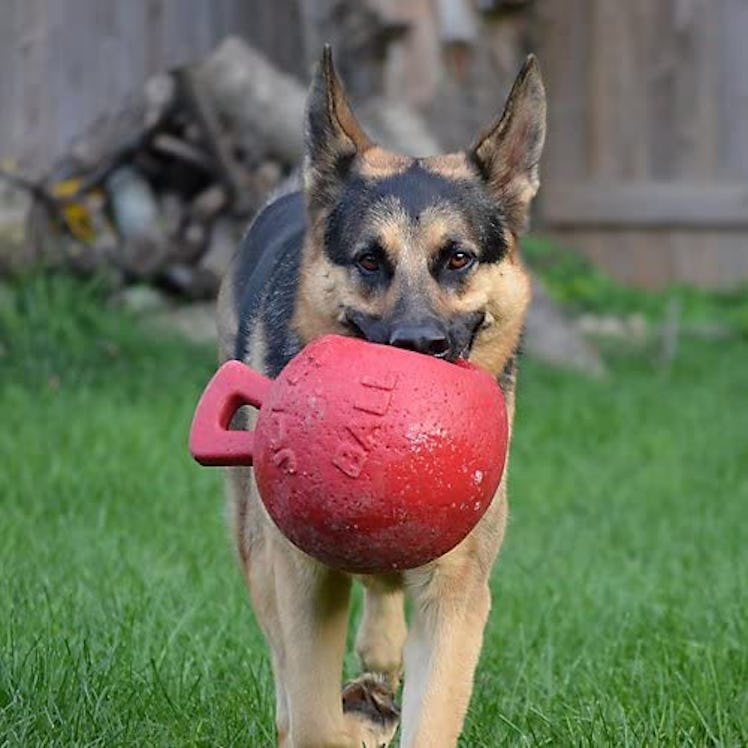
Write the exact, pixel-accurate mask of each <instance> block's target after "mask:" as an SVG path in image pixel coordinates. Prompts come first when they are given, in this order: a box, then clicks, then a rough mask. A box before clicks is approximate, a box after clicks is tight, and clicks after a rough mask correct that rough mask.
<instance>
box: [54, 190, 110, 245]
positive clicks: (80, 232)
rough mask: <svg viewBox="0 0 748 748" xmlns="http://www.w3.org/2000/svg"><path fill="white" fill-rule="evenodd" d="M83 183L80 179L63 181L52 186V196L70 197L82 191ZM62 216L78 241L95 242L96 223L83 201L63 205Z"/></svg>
mask: <svg viewBox="0 0 748 748" xmlns="http://www.w3.org/2000/svg"><path fill="white" fill-rule="evenodd" d="M81 182H82V180H81V179H78V178H71V179H63V180H61V181H60V182H57V183H55V184H54V185H53V186H52V195H53V196H54V197H59V198H66V197H70V196H71V195H74V194H75V193H76V192H77V191H78V190H79V189H80V186H81ZM91 192H92V193H93V192H100V190H92V191H91ZM62 215H63V217H64V219H65V224H66V225H67V227H68V229H70V233H71V234H72V235H73V236H74V237H75V238H76V239H80V240H81V241H82V242H86V243H87V244H90V243H91V242H93V240H94V239H95V238H96V231H95V229H94V221H93V218H92V216H91V211H90V210H89V209H88V207H87V206H86V204H85V202H83V199H82V200H81V201H80V202H72V203H67V204H65V205H63V207H62Z"/></svg>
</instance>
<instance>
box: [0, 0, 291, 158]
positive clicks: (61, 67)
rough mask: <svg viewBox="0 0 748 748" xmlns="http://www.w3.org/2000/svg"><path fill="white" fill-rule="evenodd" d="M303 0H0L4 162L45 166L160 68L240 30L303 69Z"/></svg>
mask: <svg viewBox="0 0 748 748" xmlns="http://www.w3.org/2000/svg"><path fill="white" fill-rule="evenodd" d="M298 7H299V6H298V2H296V1H295V0H273V2H267V0H2V18H1V19H0V159H2V158H4V157H8V156H11V155H12V156H14V157H15V158H16V159H18V160H20V161H21V162H22V163H23V164H24V165H26V166H27V167H30V168H31V169H39V168H44V167H46V166H48V165H49V161H50V159H52V158H54V157H55V156H56V155H58V154H60V153H61V152H62V151H63V150H64V148H65V146H66V145H68V144H69V142H70V140H71V139H72V138H73V137H74V136H75V135H77V134H78V133H80V132H81V130H82V129H83V128H84V127H85V126H86V125H88V124H90V123H91V122H92V120H93V119H95V117H96V116H97V115H99V114H101V113H104V112H106V111H111V110H112V108H116V107H118V106H120V105H121V104H122V102H123V99H124V97H125V96H126V95H127V94H128V93H130V92H131V91H133V90H134V89H136V88H137V87H138V86H140V85H141V84H142V83H143V81H144V80H145V79H146V78H147V77H148V76H149V75H151V74H152V73H155V72H157V71H159V70H163V69H164V68H169V67H174V66H176V65H180V64H183V63H185V62H189V61H191V60H194V59H197V58H199V57H200V56H202V55H204V54H205V53H207V52H208V51H209V50H210V49H212V48H213V47H214V46H215V44H216V43H217V42H218V41H219V40H220V39H221V38H223V37H224V36H225V35H227V34H239V35H241V36H243V37H244V38H246V39H248V40H250V41H251V42H252V43H253V44H255V46H257V47H258V48H259V49H260V50H262V51H265V52H266V53H271V54H272V58H273V59H274V60H275V61H276V63H279V64H281V65H282V66H283V67H285V68H286V69H287V70H290V71H292V72H298V73H302V72H303V70H304V67H305V60H304V58H303V54H299V50H300V49H301V48H302V45H301V44H300V39H299V36H298V35H299V34H300V33H301V31H302V24H301V22H300V19H299V9H298Z"/></svg>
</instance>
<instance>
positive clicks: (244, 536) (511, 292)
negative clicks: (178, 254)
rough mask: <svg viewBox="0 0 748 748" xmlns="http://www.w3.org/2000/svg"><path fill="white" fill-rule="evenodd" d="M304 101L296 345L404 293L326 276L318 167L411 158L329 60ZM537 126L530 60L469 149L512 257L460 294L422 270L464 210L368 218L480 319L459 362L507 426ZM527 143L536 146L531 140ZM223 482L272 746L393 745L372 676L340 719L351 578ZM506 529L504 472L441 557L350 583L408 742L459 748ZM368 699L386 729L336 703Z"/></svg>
mask: <svg viewBox="0 0 748 748" xmlns="http://www.w3.org/2000/svg"><path fill="white" fill-rule="evenodd" d="M311 95H312V96H315V95H317V96H319V95H323V96H325V101H326V102H327V114H328V116H329V121H330V123H331V127H332V130H331V133H332V135H331V138H330V141H329V143H328V145H327V151H325V152H323V153H321V154H320V153H317V154H316V155H315V156H314V157H313V158H308V159H307V163H306V165H305V191H306V194H307V207H308V215H309V228H308V231H307V235H306V241H305V245H304V249H303V263H302V272H301V276H300V279H299V293H298V298H297V306H296V312H295V315H294V328H295V331H296V333H297V335H298V336H299V339H300V340H301V342H302V343H303V344H306V343H307V342H309V341H311V340H313V339H314V338H316V337H319V336H320V335H324V334H328V333H338V334H348V332H349V330H348V329H347V328H346V327H345V325H344V320H343V318H342V316H341V309H343V308H345V307H346V306H347V305H349V304H353V303H355V304H356V305H357V306H358V307H359V308H363V309H366V310H368V311H370V312H372V313H383V312H384V311H385V310H386V308H387V307H388V306H389V305H392V304H394V303H395V302H396V299H397V297H398V293H401V292H402V289H399V290H398V288H397V287H396V285H395V286H394V287H393V288H391V289H389V290H388V291H387V293H385V294H380V295H376V296H372V297H371V298H367V297H365V295H362V293H361V291H360V289H359V288H358V287H356V286H355V285H353V284H351V281H350V276H349V274H348V273H347V271H346V269H345V268H343V267H340V266H337V265H334V264H333V263H332V262H331V261H330V260H329V259H327V257H326V256H325V253H324V252H323V251H322V246H323V242H324V237H323V234H324V227H325V220H326V216H327V213H326V211H327V209H328V208H327V207H326V206H328V205H329V202H330V200H329V192H330V190H331V189H332V188H331V186H330V177H329V170H330V169H331V168H333V167H332V164H333V162H334V160H335V158H337V157H339V155H340V152H345V153H347V154H349V155H351V156H352V157H353V158H354V168H355V169H356V170H357V173H359V174H361V175H364V176H366V177H367V178H381V177H383V176H386V175H391V174H396V173H402V172H403V171H405V170H406V169H408V167H409V166H410V165H411V164H412V163H413V159H411V158H409V157H406V156H402V155H399V154H393V153H390V152H388V151H385V150H384V149H382V148H380V147H378V146H375V145H373V144H372V143H371V141H370V140H369V139H368V137H367V136H366V135H365V134H364V133H363V131H362V130H361V128H360V126H359V125H358V123H357V122H356V120H355V117H354V116H353V114H352V113H351V111H350V108H349V107H348V104H347V103H346V101H345V97H344V96H343V93H342V89H341V87H340V84H339V82H338V80H337V77H336V76H335V74H334V71H333V69H332V65H331V62H330V60H329V57H326V58H325V60H324V61H323V64H322V66H321V68H320V70H319V71H318V73H317V76H316V78H315V83H314V84H313V89H312V94H311ZM544 115H545V110H544V97H543V89H542V83H541V80H540V74H539V71H538V69H537V66H536V64H535V62H534V61H532V60H531V61H529V62H528V64H527V65H526V66H525V68H524V70H523V72H522V74H521V75H520V77H519V78H518V81H517V83H516V84H515V87H514V89H513V91H512V94H511V95H510V98H509V101H508V104H507V109H506V111H505V113H504V115H503V117H502V118H501V119H500V120H499V122H498V123H497V124H496V125H495V126H494V127H493V128H491V129H490V130H489V131H488V132H487V134H486V135H485V136H484V137H483V138H481V139H480V140H479V141H478V143H477V144H476V145H475V146H474V149H473V153H474V154H476V157H477V158H478V159H480V163H482V164H483V165H484V167H485V170H486V181H487V183H488V185H489V188H490V190H491V191H492V194H493V195H494V196H495V199H496V200H497V201H499V202H502V205H503V206H504V207H505V214H506V216H507V224H506V231H505V234H506V237H505V238H506V244H507V247H508V251H507V252H506V255H505V257H504V258H503V259H502V260H501V261H500V262H497V263H495V264H490V265H486V266H485V267H483V266H481V267H479V268H478V270H477V271H476V272H475V273H474V274H473V276H472V278H471V281H470V282H469V284H468V285H467V287H466V288H465V289H463V290H462V291H461V292H460V293H459V294H448V293H446V292H443V291H442V290H440V289H439V288H438V287H437V286H436V284H435V283H434V282H433V279H430V278H429V277H427V276H428V273H427V271H426V270H425V267H426V263H425V262H424V257H428V256H429V255H430V254H432V253H433V252H435V251H436V248H437V247H438V246H440V244H441V243H442V242H443V237H444V235H445V234H446V232H447V230H448V229H449V231H450V232H452V233H454V232H455V231H456V230H457V231H462V234H464V235H465V241H468V242H469V241H471V237H469V236H468V232H467V229H464V228H463V229H461V228H460V222H461V220H462V219H461V216H460V215H459V214H455V213H454V211H450V209H449V208H448V206H443V205H435V206H433V207H432V208H430V209H429V210H428V211H425V213H424V215H423V216H422V217H421V222H420V224H421V230H420V231H419V232H418V234H417V236H416V235H412V233H411V234H409V233H408V231H409V229H408V228H407V221H405V220H403V219H402V217H401V216H400V215H399V214H398V210H397V206H393V207H392V210H387V211H385V214H384V215H381V216H379V217H378V218H376V220H377V221H379V226H378V231H379V235H380V237H381V241H382V245H383V247H384V250H385V251H386V252H387V253H388V255H391V257H392V261H393V263H397V266H398V268H399V269H400V270H398V272H399V273H400V272H402V275H403V277H404V278H407V279H408V282H409V283H415V284H420V285H419V287H420V288H421V289H422V290H423V288H425V287H426V286H428V290H427V292H428V293H429V295H430V299H431V302H432V303H433V305H434V308H435V309H437V310H451V311H475V310H480V311H482V312H484V313H485V318H484V322H483V324H482V326H481V329H480V330H479V331H478V333H477V336H476V337H475V340H474V345H473V347H472V352H471V356H470V358H471V360H472V361H475V362H476V363H478V364H480V365H481V366H483V367H485V368H486V369H488V370H489V371H491V372H492V373H493V374H495V375H496V377H497V378H502V385H503V387H504V389H505V394H506V399H507V405H508V411H509V423H510V431H511V425H512V423H513V419H514V368H513V366H512V365H511V362H512V360H513V356H514V355H515V353H516V350H517V347H518V344H519V339H520V335H521V331H522V326H523V322H524V317H525V313H526V310H527V306H528V304H529V301H530V282H529V278H528V274H527V272H526V271H525V269H524V267H523V265H522V262H521V260H520V257H519V252H518V245H517V235H518V234H519V233H520V231H521V230H522V226H523V225H524V221H525V218H526V214H527V210H528V206H529V202H530V199H531V197H532V196H533V195H534V194H535V191H536V190H537V186H538V180H537V159H538V157H539V155H540V149H541V148H542V133H543V124H542V123H543V122H544ZM533 128H534V129H533ZM528 138H530V139H534V140H533V142H530V143H528ZM419 163H420V164H421V165H422V166H423V167H424V168H425V169H428V170H431V171H433V172H435V173H438V174H440V175H442V176H445V177H447V178H450V179H476V170H475V167H474V166H473V165H472V164H471V163H470V162H469V161H468V158H467V157H466V155H465V154H462V153H460V154H449V155H446V156H439V157H435V158H430V159H423V160H421V161H420V162H419ZM325 195H327V198H326V197H325ZM230 279H231V275H229V281H227V282H226V283H224V286H223V288H222V291H221V295H220V299H219V316H220V332H221V334H220V340H221V358H222V359H227V358H231V357H232V356H233V353H234V341H235V339H236V336H237V328H238V320H237V318H236V313H235V312H234V309H235V303H234V299H233V285H232V283H231V282H230ZM253 337H254V338H255V339H254V340H253V345H252V346H251V347H250V348H251V351H252V358H251V360H249V361H247V363H248V364H249V365H251V366H254V367H255V368H258V369H261V368H262V365H263V361H264V345H265V344H264V341H263V330H262V328H261V327H258V328H257V329H255V331H254V332H253ZM228 487H229V495H230V496H229V500H230V506H231V507H232V513H233V518H234V527H235V533H236V538H237V546H238V549H239V556H240V559H241V563H242V567H243V569H244V573H245V575H246V579H247V582H248V585H249V590H250V595H251V599H252V604H253V607H254V610H255V612H256V615H257V619H258V621H259V623H260V625H261V627H262V629H263V631H264V633H265V636H266V637H267V639H268V642H269V644H270V648H271V653H272V665H273V672H274V675H275V682H276V699H277V714H276V722H277V731H278V743H279V745H281V746H294V747H295V748H299V747H300V746H326V747H328V746H341V747H342V746H346V747H347V746H356V747H359V746H361V745H366V746H384V745H388V744H389V742H390V741H391V739H392V738H393V733H394V731H395V729H396V725H397V723H396V720H395V719H394V717H393V715H394V713H392V714H389V715H388V714H387V708H386V707H385V706H381V704H380V702H378V701H377V698H379V699H380V700H381V694H380V696H378V697H376V698H375V696H376V694H378V693H380V692H379V690H378V687H375V686H373V685H372V681H366V677H369V676H366V677H365V678H364V679H363V680H362V681H360V682H359V683H358V684H354V686H349V687H348V691H347V694H348V696H346V710H345V711H344V709H343V704H342V702H341V691H340V675H341V664H342V660H343V654H344V644H345V637H346V628H347V621H348V605H349V592H350V586H351V581H352V580H351V578H350V577H349V576H348V575H345V574H343V573H340V572H337V571H335V570H332V569H329V568H326V567H324V566H322V565H321V564H319V563H318V562H316V561H315V560H313V559H312V558H310V557H308V556H306V555H305V554H304V553H302V552H301V551H299V550H298V549H296V548H295V547H294V546H293V545H292V544H291V543H290V542H288V541H287V540H286V539H285V538H284V537H283V536H282V535H281V534H280V533H279V532H278V530H277V529H276V527H275V526H274V524H273V523H272V521H271V520H270V519H269V518H268V516H267V515H266V513H265V511H264V509H263V507H262V503H261V501H260V500H259V497H258V495H257V490H256V486H255V483H254V479H253V477H252V472H251V469H249V468H233V469H231V470H230V471H229V480H228ZM506 519H507V498H506V473H505V476H504V479H503V480H502V483H501V486H500V487H499V490H498V493H497V495H496V497H495V499H494V501H493V503H492V504H491V506H490V508H489V510H488V511H487V513H486V514H485V515H484V517H483V518H482V520H481V521H480V522H479V524H478V525H477V526H476V527H475V529H474V530H473V531H472V532H471V533H470V535H469V536H468V537H467V538H466V539H465V540H464V541H463V542H462V543H460V544H459V545H458V546H457V547H456V548H454V549H453V550H452V551H451V552H450V553H448V554H446V555H445V556H443V557H442V558H439V559H437V560H436V561H433V562H432V563H429V564H427V565H426V566H424V567H422V568H418V569H412V570H406V571H403V572H400V573H396V574H392V575H389V576H386V577H361V578H359V581H360V582H362V583H363V584H364V586H365V590H366V591H365V604H364V611H363V618H362V621H361V623H360V627H359V630H358V635H357V637H356V645H355V646H356V652H357V654H358V657H359V660H360V662H361V665H362V670H363V672H364V673H375V674H378V675H377V677H378V679H379V680H378V681H376V682H377V683H380V684H384V686H385V687H386V688H387V689H391V690H392V691H393V692H394V689H395V688H396V687H397V686H398V684H399V682H400V679H401V676H402V673H403V668H404V672H405V685H404V691H403V706H402V726H401V745H403V746H416V747H418V748H438V747H440V746H444V747H445V748H446V747H447V746H454V745H456V742H457V739H458V736H459V734H460V731H461V728H462V724H463V720H464V717H465V713H466V710H467V707H468V702H469V699H470V694H471V690H472V681H473V674H474V671H475V667H476V664H477V661H478V657H479V653H480V649H481V642H482V636H483V629H484V626H485V623H486V619H487V617H488V613H489V609H490V605H491V599H490V592H489V575H490V571H491V567H492V565H493V562H494V560H495V558H496V555H497V553H498V550H499V547H500V545H501V541H502V538H503V535H504V528H505V525H506ZM406 595H407V596H409V597H410V599H411V600H412V602H413V615H412V620H411V623H410V627H409V629H406V623H405V616H404V611H403V603H404V597H405V596H406ZM403 653H404V654H403ZM367 694H374V696H372V697H371V699H370V701H371V704H372V705H373V706H372V708H373V709H374V710H375V711H376V710H377V709H380V710H381V713H382V715H383V718H382V720H379V721H377V720H376V719H371V718H370V717H371V714H369V715H368V716H367V713H366V709H363V711H361V710H358V709H357V708H356V709H353V708H351V709H349V708H347V707H348V706H350V703H349V702H351V701H352V700H358V702H361V700H362V699H363V700H364V701H366V699H367V698H368V696H367ZM344 696H345V694H344ZM354 696H355V698H354ZM364 697H366V698H364ZM367 708H368V707H367Z"/></svg>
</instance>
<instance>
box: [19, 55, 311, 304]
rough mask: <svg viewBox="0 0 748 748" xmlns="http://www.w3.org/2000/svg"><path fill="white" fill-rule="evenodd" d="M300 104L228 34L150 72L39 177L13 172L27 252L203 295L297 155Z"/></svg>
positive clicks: (288, 86)
mask: <svg viewBox="0 0 748 748" xmlns="http://www.w3.org/2000/svg"><path fill="white" fill-rule="evenodd" d="M289 92H290V94H291V96H290V98H285V99H284V96H286V97H287V96H288V94H289ZM303 99H304V91H303V89H302V87H301V86H300V84H298V83H297V82H296V81H295V80H293V79H291V78H289V77H288V76H285V75H284V74H283V73H281V72H279V71H278V70H277V69H275V68H274V67H272V66H271V65H270V64H269V63H268V62H267V61H266V60H265V59H264V58H262V57H261V56H260V55H259V54H258V53H256V52H255V51H254V50H253V49H252V48H250V47H248V46H247V45H246V44H244V43H243V42H240V41H238V40H227V42H224V44H223V45H221V46H220V47H219V48H218V49H217V50H216V51H215V52H214V53H213V55H211V56H210V57H209V58H207V59H206V60H204V61H202V62H201V63H199V64H198V65H193V66H185V67H182V68H178V69H175V70H173V71H170V72H165V73H161V74H159V75H156V76H154V77H153V78H151V79H150V80H148V81H147V82H146V84H145V85H144V87H143V90H142V92H140V93H138V95H136V96H133V97H132V98H131V100H129V101H128V102H126V104H125V105H124V106H123V107H122V109H121V110H120V111H118V112H116V113H115V114H110V115H107V116H106V117H104V118H102V119H100V120H99V121H97V122H95V123H94V124H93V126H92V127H90V128H89V129H88V130H87V131H86V132H85V133H84V134H83V135H82V136H81V137H79V138H78V139H77V140H76V142H75V143H74V144H73V145H72V146H71V148H70V150H69V152H68V153H67V154H65V155H64V157H63V158H62V159H61V160H60V161H59V162H58V163H57V164H56V165H55V166H54V168H53V169H52V170H51V172H50V174H49V175H47V176H46V177H45V178H44V179H43V180H42V181H41V182H39V183H34V184H32V183H29V182H26V181H24V180H22V179H19V178H15V181H16V183H17V184H20V185H21V186H23V187H26V188H27V189H28V190H29V191H30V192H31V194H32V196H33V203H32V207H31V209H30V211H29V217H28V227H27V229H28V230H27V236H28V245H29V248H30V249H29V251H30V254H31V257H30V259H31V260H33V261H37V262H38V261H41V262H42V263H44V264H46V265H53V266H64V267H67V268H69V269H71V270H73V271H75V272H78V273H82V274H92V273H104V274H107V275H108V276H112V275H113V276H115V278H116V280H117V281H118V282H120V283H121V284H130V283H149V284H152V285H156V286H159V287H162V288H165V289H167V290H169V291H172V292H175V293H177V294H179V295H182V296H185V297H187V298H193V299H195V298H210V297H212V296H214V295H215V293H216V290H217V287H218V282H219V279H220V277H221V276H222V274H223V272H224V271H225V267H226V265H227V263H228V261H229V260H230V257H231V255H232V254H233V252H234V250H235V249H236V246H237V244H238V241H239V240H240V238H241V235H242V233H243V231H244V230H245V229H246V226H247V222H248V221H249V219H250V218H251V216H252V215H253V214H254V213H255V212H256V210H257V209H258V208H259V207H260V206H261V205H262V203H263V202H264V200H265V199H266V197H267V195H268V193H269V192H270V191H271V190H272V189H273V188H274V187H275V186H277V184H278V183H279V182H280V181H281V180H282V179H283V178H284V176H285V175H286V174H288V173H289V172H290V171H291V170H292V169H293V168H294V167H295V166H296V164H297V162H298V159H299V157H300V155H301V140H302V138H301V128H302V121H303Z"/></svg>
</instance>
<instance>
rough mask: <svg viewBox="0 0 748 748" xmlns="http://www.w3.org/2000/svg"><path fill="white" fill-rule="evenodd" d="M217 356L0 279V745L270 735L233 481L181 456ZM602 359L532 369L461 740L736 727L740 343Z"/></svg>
mask: <svg viewBox="0 0 748 748" xmlns="http://www.w3.org/2000/svg"><path fill="white" fill-rule="evenodd" d="M213 361H214V359H213V352H212V351H211V350H209V349H206V348H204V347H196V346H194V345H190V344H188V343H186V342H182V341H179V340H171V339H168V338H160V339H159V338H156V337H154V336H153V335H149V334H147V333H145V332H143V331H141V330H140V329H139V328H138V326H137V325H136V324H135V323H134V322H133V321H132V320H130V319H129V318H127V317H126V316H124V315H123V314H122V313H119V312H116V311H113V310H111V309H108V308H106V307H105V306H103V305H102V304H101V302H100V300H99V294H98V292H97V290H96V288H95V287H91V286H82V285H80V284H75V283H72V282H70V281H61V280H49V279H36V280H32V281H30V282H28V283H26V284H25V285H24V286H23V287H22V288H21V289H20V290H15V291H9V290H8V289H6V290H5V291H4V292H3V293H2V295H1V296H0V413H1V414H2V422H1V423H0V465H2V467H1V468H0V511H1V514H0V605H1V606H2V607H1V608H0V745H2V746H6V745H7V746H40V745H60V746H67V745H77V746H93V745H101V746H125V745H127V746H129V745H167V746H175V745H180V746H181V745H206V746H207V745H221V746H233V745H237V746H239V745H243V746H246V745H249V746H266V745H271V744H272V743H273V728H272V723H273V719H272V709H273V706H272V685H271V678H270V671H269V666H268V660H267V656H266V652H265V649H264V646H263V644H262V640H261V637H260V635H259V633H258V630H257V627H256V625H255V623H254V621H253V619H252V615H251V613H250V611H249V607H248V604H247V601H246V595H245V592H244V588H243V584H242V581H241V579H240V575H239V573H238V571H237V569H236V566H235V563H234V559H233V554H232V549H231V547H230V543H229V542H228V540H227V536H226V531H225V526H224V520H223V502H222V490H221V481H220V475H219V474H218V472H217V471H211V470H207V469H204V468H200V467H198V466H197V465H195V464H193V463H192V462H191V460H190V459H189V457H188V455H187V451H186V434H187V428H188V425H189V421H190V417H191V412H192V408H193V406H194V403H195V401H196V398H197V396H198V394H199V392H200V390H201V387H202V386H203V384H204V383H205V382H206V380H207V378H208V377H209V375H210V373H211V371H212V369H213V366H214V363H213ZM607 362H608V364H609V367H610V371H611V373H610V376H609V378H608V379H606V380H603V381H594V380H587V379H585V378H583V377H581V376H579V375H574V374H569V373H563V372H559V371H556V370H552V369H549V368H546V367H543V366H541V365H539V364H537V363H535V362H533V361H524V362H523V365H522V370H521V377H520V392H519V404H518V407H519V419H518V423H517V428H516V436H515V444H514V447H513V454H512V462H511V470H510V497H511V507H512V515H511V523H510V527H509V532H508V536H507V541H506V544H505V546H504V549H503V551H502V555H501V560H500V563H499V564H498V565H497V567H496V570H495V573H494V581H493V586H494V593H495V595H494V608H493V612H492V615H491V620H490V624H489V627H488V630H487V632H486V645H485V648H484V651H483V656H482V659H481V662H480V666H479V670H478V674H477V687H476V690H475V695H474V698H473V701H472V704H471V709H470V713H469V717H468V721H467V725H466V729H465V734H464V737H463V740H462V745H465V746H498V745H541V744H553V745H656V744H659V745H694V746H702V745H725V746H729V745H733V746H737V745H745V744H747V743H748V723H747V721H746V720H747V717H748V688H747V684H748V654H747V652H746V646H747V642H748V620H747V618H748V591H747V589H746V587H747V586H746V580H748V550H746V549H747V548H748V523H747V522H746V510H747V508H748V469H747V468H748V409H747V405H748V375H747V374H746V372H748V342H746V341H745V340H740V339H734V340H731V341H729V342H724V341H703V340H701V341H697V340H687V341H684V342H683V344H682V345H681V346H680V348H679V352H678V356H677V358H676V359H675V361H674V362H673V365H672V367H671V368H670V370H669V371H667V372H665V371H662V370H660V369H658V368H657V367H656V366H655V364H654V363H652V360H651V359H650V357H649V356H647V355H643V354H641V353H637V352H635V351H631V350H629V351H621V350H611V351H609V352H608V353H607ZM347 667H348V668H349V669H351V668H352V667H353V663H352V661H349V662H348V663H347Z"/></svg>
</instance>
